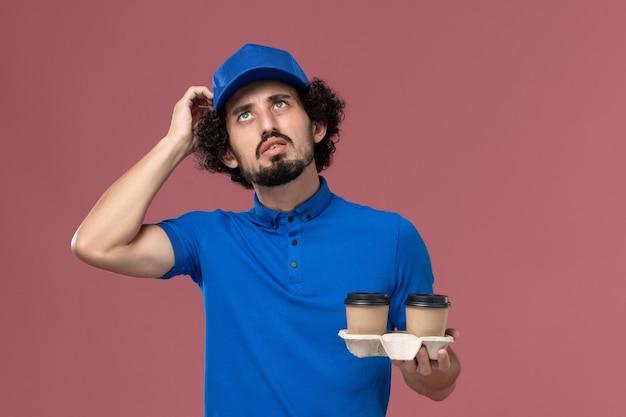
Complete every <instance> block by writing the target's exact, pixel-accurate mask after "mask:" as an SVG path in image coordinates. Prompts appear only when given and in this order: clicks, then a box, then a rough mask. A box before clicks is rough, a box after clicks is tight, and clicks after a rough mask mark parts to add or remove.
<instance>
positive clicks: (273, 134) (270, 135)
mask: <svg viewBox="0 0 626 417" xmlns="http://www.w3.org/2000/svg"><path fill="white" fill-rule="evenodd" d="M269 138H282V139H285V141H286V142H287V143H289V144H293V141H292V140H291V138H290V137H289V136H287V135H283V134H282V133H280V132H277V131H275V130H274V131H271V132H265V133H263V135H262V136H261V142H259V144H258V145H257V147H256V156H257V158H258V157H260V156H261V146H263V143H265V142H266V141H267V140H268V139H269Z"/></svg>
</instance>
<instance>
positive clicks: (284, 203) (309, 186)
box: [254, 164, 320, 212]
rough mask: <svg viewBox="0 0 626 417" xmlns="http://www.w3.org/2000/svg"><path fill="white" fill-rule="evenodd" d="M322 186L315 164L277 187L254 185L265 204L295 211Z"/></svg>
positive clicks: (273, 208)
mask: <svg viewBox="0 0 626 417" xmlns="http://www.w3.org/2000/svg"><path fill="white" fill-rule="evenodd" d="M319 188H320V180H319V177H318V175H317V170H316V169H315V164H310V165H309V166H308V167H306V169H305V170H304V171H303V172H302V174H301V175H300V176H299V177H298V178H296V179H295V180H293V181H291V182H289V183H287V184H283V185H279V186H277V187H263V186H260V185H256V184H255V185H254V191H255V192H256V195H257V198H258V199H259V201H260V202H261V204H263V206H265V207H267V208H269V209H272V210H277V211H282V212H289V211H293V209H295V208H296V207H298V206H299V205H300V204H302V203H304V202H305V201H306V200H308V199H309V198H310V197H311V196H312V195H313V194H315V192H316V191H317V190H318V189H319Z"/></svg>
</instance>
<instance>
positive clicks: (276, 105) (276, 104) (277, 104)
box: [274, 101, 287, 109]
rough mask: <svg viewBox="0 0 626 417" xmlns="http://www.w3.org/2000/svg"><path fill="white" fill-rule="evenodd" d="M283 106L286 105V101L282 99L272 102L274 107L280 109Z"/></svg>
mask: <svg viewBox="0 0 626 417" xmlns="http://www.w3.org/2000/svg"><path fill="white" fill-rule="evenodd" d="M284 107H287V103H285V102H284V101H277V102H276V103H274V108H275V109H282V108H284Z"/></svg>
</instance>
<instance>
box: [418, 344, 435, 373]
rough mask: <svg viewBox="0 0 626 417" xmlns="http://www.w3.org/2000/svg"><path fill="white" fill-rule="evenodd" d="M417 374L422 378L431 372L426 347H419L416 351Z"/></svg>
mask: <svg viewBox="0 0 626 417" xmlns="http://www.w3.org/2000/svg"><path fill="white" fill-rule="evenodd" d="M416 359H417V372H419V373H420V374H422V375H424V376H428V375H430V374H431V373H432V372H433V368H432V365H431V364H430V358H429V357H428V351H427V350H426V346H422V347H420V350H419V351H417V357H416Z"/></svg>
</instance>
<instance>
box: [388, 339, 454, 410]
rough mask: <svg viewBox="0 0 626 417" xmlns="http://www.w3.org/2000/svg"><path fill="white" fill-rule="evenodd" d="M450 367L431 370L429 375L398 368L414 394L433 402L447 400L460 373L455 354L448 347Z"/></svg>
mask: <svg viewBox="0 0 626 417" xmlns="http://www.w3.org/2000/svg"><path fill="white" fill-rule="evenodd" d="M447 350H448V356H449V358H450V367H449V368H448V369H447V370H445V371H442V370H439V369H436V368H432V372H431V373H430V374H429V375H423V374H421V373H420V372H415V368H414V367H413V368H410V367H400V369H401V371H402V376H403V378H404V381H405V382H406V384H407V385H408V386H409V387H410V388H411V389H412V390H414V391H415V392H417V393H419V394H422V395H424V396H426V397H428V398H430V399H432V400H434V401H441V400H444V399H445V398H447V397H448V396H449V395H450V394H451V393H452V392H453V391H454V389H455V387H456V380H457V378H458V376H459V374H460V372H461V365H460V363H459V360H458V358H457V356H456V354H455V353H454V352H453V351H452V349H450V348H449V347H448V349H447Z"/></svg>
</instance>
